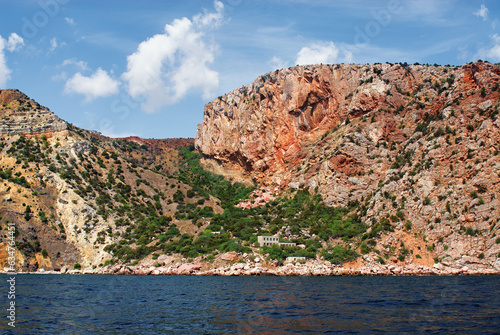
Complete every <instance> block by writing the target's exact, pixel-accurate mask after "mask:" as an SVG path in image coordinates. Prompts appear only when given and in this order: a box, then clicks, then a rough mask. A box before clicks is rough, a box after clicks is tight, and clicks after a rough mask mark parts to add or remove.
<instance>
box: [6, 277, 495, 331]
mask: <svg viewBox="0 0 500 335" xmlns="http://www.w3.org/2000/svg"><path fill="white" fill-rule="evenodd" d="M10 277H11V276H8V275H0V280H1V282H0V290H2V291H3V292H2V294H1V296H2V298H1V299H0V304H1V312H0V313H2V314H3V315H2V318H1V323H0V333H1V334H58V335H59V334H499V333H500V276H449V277H448V276H422V277H416V276H409V277H272V276H265V277H195V276H117V275H21V274H18V275H17V276H15V285H14V286H15V287H14V290H15V299H14V298H12V297H11V298H12V299H9V297H8V293H9V290H11V289H12V287H11V286H9V285H10V284H9V283H7V280H9V279H10ZM10 283H12V282H10ZM12 301H14V303H15V324H14V325H15V328H13V327H11V326H9V325H8V322H10V321H9V319H7V316H8V315H9V314H8V313H9V312H8V311H7V308H9V306H10V303H11V302H12Z"/></svg>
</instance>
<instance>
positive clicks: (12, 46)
mask: <svg viewBox="0 0 500 335" xmlns="http://www.w3.org/2000/svg"><path fill="white" fill-rule="evenodd" d="M23 45H24V40H23V38H22V37H21V36H19V35H18V34H16V33H12V34H10V36H9V40H8V41H7V50H9V51H10V52H14V51H16V50H18V49H20V48H21V47H22V46H23Z"/></svg>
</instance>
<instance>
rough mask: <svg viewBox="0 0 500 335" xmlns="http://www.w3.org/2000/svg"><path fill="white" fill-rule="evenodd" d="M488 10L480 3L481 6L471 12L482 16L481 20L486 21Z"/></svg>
mask: <svg viewBox="0 0 500 335" xmlns="http://www.w3.org/2000/svg"><path fill="white" fill-rule="evenodd" d="M488 12H489V10H488V8H486V6H485V5H481V7H480V8H479V9H478V10H477V11H476V12H474V13H473V14H474V15H476V16H478V17H482V18H483V20H484V21H486V20H487V19H488Z"/></svg>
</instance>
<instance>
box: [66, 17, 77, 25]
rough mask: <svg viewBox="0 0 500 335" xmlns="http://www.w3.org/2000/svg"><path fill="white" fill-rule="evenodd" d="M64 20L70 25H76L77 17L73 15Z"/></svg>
mask: <svg viewBox="0 0 500 335" xmlns="http://www.w3.org/2000/svg"><path fill="white" fill-rule="evenodd" d="M64 21H66V23H67V24H69V25H70V26H74V25H75V19H73V18H71V17H65V18H64Z"/></svg>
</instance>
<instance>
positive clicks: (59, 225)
mask: <svg viewBox="0 0 500 335" xmlns="http://www.w3.org/2000/svg"><path fill="white" fill-rule="evenodd" d="M0 118H1V119H0V134H1V138H0V140H1V144H0V149H1V151H0V177H1V179H2V180H1V184H0V199H1V200H0V216H1V227H2V229H3V232H4V233H3V234H0V236H1V240H0V242H1V243H0V255H2V257H0V266H1V267H2V268H3V267H6V265H7V264H6V263H7V256H6V255H7V254H8V253H7V238H8V235H9V234H8V227H9V224H10V223H14V224H15V227H16V232H15V240H16V246H17V251H16V261H17V269H19V270H24V271H27V270H29V271H36V270H37V269H45V270H51V269H60V268H63V267H66V268H69V269H73V268H74V267H75V268H84V269H90V268H96V267H99V266H104V264H105V263H106V262H108V263H110V262H111V263H112V262H113V257H112V252H108V251H110V249H113V248H110V247H109V246H110V245H113V244H114V243H119V242H120V241H123V242H122V245H125V244H126V245H127V246H128V248H127V249H126V250H121V252H122V254H125V256H124V257H123V259H126V258H127V257H128V258H133V259H137V258H140V256H139V254H140V253H141V252H142V253H144V254H145V255H147V254H149V253H151V252H152V251H154V248H151V250H150V249H147V248H146V249H144V248H141V246H142V245H147V244H150V243H151V242H152V241H153V237H155V236H157V235H159V234H160V233H162V232H167V231H169V232H170V233H171V234H172V236H171V237H170V238H172V237H176V236H178V235H180V234H181V233H184V232H191V233H192V232H196V231H197V230H198V229H199V228H198V226H197V225H196V221H197V218H190V219H189V220H187V219H185V218H182V217H179V215H177V217H179V219H177V218H176V217H175V214H176V213H178V212H179V208H178V203H179V202H180V201H181V200H180V199H181V198H182V203H183V204H184V206H186V205H188V204H192V206H191V208H190V211H191V212H192V213H197V212H199V211H201V209H204V208H205V207H206V208H205V211H208V212H210V213H213V211H214V210H215V211H220V207H218V205H217V202H216V201H215V199H213V198H211V197H210V196H209V195H198V194H196V193H195V192H193V191H192V190H191V187H190V186H188V185H187V184H185V183H183V182H181V181H179V153H178V150H176V149H174V147H177V146H178V145H179V143H181V144H182V145H184V144H191V145H192V144H193V140H192V139H191V140H189V139H183V140H175V139H174V140H145V141H149V142H147V144H148V145H145V146H142V145H138V144H137V143H135V142H132V141H127V140H117V139H116V140H115V139H110V138H107V137H105V136H102V135H100V134H98V133H96V132H91V131H86V130H82V129H79V128H76V127H74V126H72V125H70V124H68V123H66V122H64V121H63V120H61V119H59V118H58V117H57V116H55V115H54V114H53V113H51V112H50V111H49V110H48V109H47V108H45V107H42V106H40V105H39V104H38V103H36V102H35V101H33V100H31V99H30V98H28V97H27V96H26V95H24V94H23V93H21V92H19V91H17V90H3V91H0ZM190 191H191V192H190ZM186 193H190V197H188V198H186V199H184V198H185V196H184V195H185V194H186ZM176 197H177V200H176V201H173V200H174V199H176ZM208 208H210V209H208ZM200 220H201V221H200V222H202V221H203V220H202V219H200ZM140 239H141V241H140V243H138V240H140ZM125 242H126V243H125ZM154 243H156V242H153V244H154ZM150 246H151V245H150ZM106 247H108V249H106V250H105V248H106ZM115 249H116V250H118V248H115ZM4 256H5V257H4ZM116 261H120V258H117V259H116Z"/></svg>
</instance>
